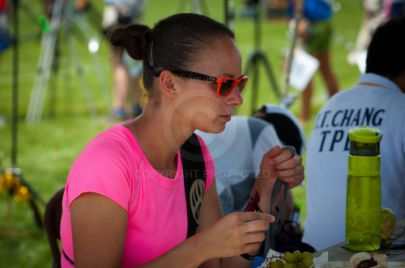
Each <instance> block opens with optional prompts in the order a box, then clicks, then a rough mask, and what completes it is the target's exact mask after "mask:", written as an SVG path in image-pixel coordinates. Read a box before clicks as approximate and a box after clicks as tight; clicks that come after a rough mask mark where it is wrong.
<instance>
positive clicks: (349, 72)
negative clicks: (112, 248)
mask: <svg viewBox="0 0 405 268" xmlns="http://www.w3.org/2000/svg"><path fill="white" fill-rule="evenodd" d="M20 2H21V4H22V7H21V9H20V11H19V17H20V33H21V43H20V58H19V66H20V69H19V90H20V91H19V93H20V94H19V119H20V124H19V128H18V158H17V160H18V162H17V166H18V167H20V168H21V169H22V170H23V173H24V175H25V177H26V180H27V181H28V182H29V183H30V184H31V185H32V186H33V187H34V188H35V190H36V191H37V192H38V193H39V194H40V195H41V197H42V198H43V199H44V200H48V199H49V197H50V196H51V195H52V193H54V192H55V191H56V190H57V189H59V188H60V187H62V186H63V185H64V182H65V180H66V175H67V172H68V170H69V167H70V165H71V164H72V162H73V160H74V158H75V157H76V156H77V155H78V154H79V152H80V151H81V149H82V148H83V147H84V145H85V144H86V143H87V142H88V141H89V140H90V139H91V138H92V137H93V136H95V135H96V134H97V133H98V132H100V131H102V130H104V129H106V128H108V127H109V126H111V125H112V122H111V121H109V120H107V117H108V114H109V108H110V95H111V93H110V88H111V69H110V65H109V53H108V46H107V44H106V42H102V43H101V47H100V50H99V52H98V53H97V54H96V55H94V56H93V55H91V54H90V53H89V52H88V50H87V43H86V42H87V41H88V39H89V38H92V37H97V36H98V37H99V29H96V28H94V27H92V28H91V29H89V30H86V32H85V35H83V36H82V35H81V34H80V33H81V30H80V28H81V29H83V26H85V24H83V22H82V23H81V24H80V21H81V18H80V17H74V18H73V22H74V25H76V24H78V25H79V27H78V28H75V27H73V28H72V32H71V33H70V34H69V33H68V31H67V28H66V27H64V29H65V30H62V31H61V37H60V40H61V41H60V48H61V56H60V68H59V71H58V72H54V73H52V74H51V77H50V80H49V83H48V85H49V86H48V91H47V96H46V98H45V105H44V107H45V109H44V115H43V120H42V121H40V122H38V123H30V124H29V123H25V117H26V113H27V107H28V103H29V100H30V94H31V89H32V86H33V83H34V80H35V78H36V77H37V63H38V57H39V52H40V48H41V45H40V38H39V30H38V23H37V17H38V16H39V15H41V14H42V8H41V6H40V5H39V4H38V3H37V2H40V1H29V0H21V1H20ZM92 2H93V4H94V6H95V8H96V10H98V11H99V12H100V10H101V9H102V1H95V0H93V1H92ZM185 2H188V1H180V0H168V1H161V0H150V1H148V3H147V6H146V11H145V15H144V22H145V23H146V24H148V25H153V23H155V22H156V21H157V20H158V19H159V18H162V17H165V16H167V15H170V14H173V13H176V12H179V11H183V12H188V11H190V10H191V8H190V5H188V6H182V7H180V3H185ZM189 2H191V1H189ZM206 2H207V6H208V11H209V14H208V15H209V16H211V17H213V18H215V19H217V20H219V21H223V17H224V16H223V4H222V1H219V0H209V1H206ZM234 2H235V10H236V13H237V14H238V13H239V11H240V9H241V7H242V5H241V3H242V1H241V0H238V1H234ZM335 3H337V4H339V5H340V7H341V8H340V11H338V12H336V14H335V17H334V26H335V38H334V42H333V45H332V51H333V61H332V62H333V66H334V69H335V70H336V74H337V76H338V78H339V82H340V86H341V88H347V87H349V86H350V85H352V84H354V83H355V81H356V80H357V77H358V75H359V72H358V70H357V68H356V67H353V66H350V65H348V64H347V62H346V56H347V53H348V51H347V48H348V47H349V46H350V42H352V41H353V40H354V39H355V36H356V33H357V29H358V28H359V25H360V21H361V18H362V6H361V1H351V0H340V1H335ZM98 23H99V22H98ZM233 27H234V31H235V33H236V36H237V43H238V45H239V47H240V49H241V51H242V56H243V58H244V59H245V61H246V59H247V58H248V56H249V55H251V53H252V52H253V50H254V47H253V23H252V21H251V20H249V19H241V18H237V19H236V21H235V22H234V24H233ZM262 31H263V36H262V39H263V41H262V49H263V51H264V52H265V53H266V54H267V56H268V58H269V60H270V62H271V64H272V66H273V69H274V73H275V75H276V77H277V80H278V82H279V83H280V84H282V82H283V77H282V75H281V69H282V62H283V56H282V55H283V51H285V49H286V48H288V46H289V45H290V40H289V39H288V38H287V33H286V32H287V22H286V21H285V20H275V19H269V20H266V21H264V22H263V24H262ZM100 38H101V37H100ZM69 44H71V45H72V46H70V45H69ZM71 48H73V49H71ZM72 51H76V53H77V57H76V61H75V60H74V59H75V58H74V57H73V56H72V55H73V54H72V53H70V52H72ZM75 62H76V63H77V66H80V69H78V68H76V65H75ZM12 71H13V68H12V50H11V49H9V50H7V51H6V52H5V53H3V54H0V154H1V155H0V159H1V162H2V165H3V166H4V167H9V166H10V165H11V163H10V162H11V159H10V150H11V125H10V121H11V107H12V106H11V98H12ZM78 72H81V73H82V75H78ZM245 92H246V93H245V95H244V97H245V104H244V105H243V106H242V107H241V108H240V109H239V110H238V113H239V114H245V115H246V114H249V111H250V93H251V92H249V87H248V89H247V90H246V91H245ZM292 92H293V93H294V91H292ZM315 92H316V94H315V96H314V106H313V116H315V114H316V112H317V111H318V110H319V108H320V107H321V106H322V104H323V103H324V102H325V100H326V99H327V96H326V90H325V89H324V86H323V84H322V83H321V81H320V79H319V78H317V79H316V90H315ZM258 94H259V105H261V104H263V103H268V102H275V101H277V100H276V98H275V96H274V93H273V92H272V90H271V89H270V86H269V83H268V81H267V79H264V77H263V75H262V76H261V80H260V86H259V92H258ZM86 96H87V97H86ZM291 109H292V111H293V112H294V113H295V114H296V115H299V102H298V101H296V102H295V103H294V105H293V106H292V107H291ZM89 110H94V111H95V114H93V115H91V113H90V112H89ZM311 126H312V122H310V123H308V124H307V125H306V126H305V131H306V134H307V135H308V134H309V131H310V129H311ZM294 194H295V197H296V199H297V200H298V201H299V202H300V203H301V204H302V205H303V212H302V220H303V219H304V218H305V190H304V188H300V189H297V190H295V191H294ZM40 208H41V211H42V212H43V206H41V207H40ZM50 266H51V255H50V251H49V248H48V244H47V240H46V236H45V233H44V231H43V230H37V229H36V227H35V224H34V221H33V217H32V214H31V211H30V209H29V207H28V205H27V204H26V203H24V202H14V201H13V199H11V198H10V197H9V196H8V195H7V193H5V192H3V193H0V267H6V268H8V267H50Z"/></svg>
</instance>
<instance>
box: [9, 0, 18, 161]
mask: <svg viewBox="0 0 405 268" xmlns="http://www.w3.org/2000/svg"><path fill="white" fill-rule="evenodd" d="M13 5H14V6H13V28H14V48H13V59H12V61H13V62H12V64H13V95H12V120H11V164H12V167H13V168H16V167H17V134H18V46H19V25H18V22H19V21H18V0H13Z"/></svg>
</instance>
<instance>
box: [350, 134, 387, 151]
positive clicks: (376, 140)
mask: <svg viewBox="0 0 405 268" xmlns="http://www.w3.org/2000/svg"><path fill="white" fill-rule="evenodd" d="M381 138H382V136H381V133H380V130H378V129H376V128H369V127H356V128H352V129H350V130H349V140H350V154H351V155H357V156H376V155H379V154H380V141H381Z"/></svg>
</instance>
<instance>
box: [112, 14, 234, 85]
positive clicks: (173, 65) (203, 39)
mask: <svg viewBox="0 0 405 268" xmlns="http://www.w3.org/2000/svg"><path fill="white" fill-rule="evenodd" d="M224 36H225V37H229V38H232V39H234V37H235V36H234V33H233V32H232V31H231V30H230V29H229V28H227V27H226V26H225V25H224V24H222V23H219V22H216V21H214V20H212V19H210V18H208V17H206V16H203V15H198V14H192V13H182V14H176V15H173V16H170V17H167V18H165V19H163V20H161V21H159V22H158V23H157V24H155V26H154V27H153V28H152V29H151V28H149V27H148V26H145V25H141V24H133V25H129V26H127V27H124V28H119V29H117V30H115V31H114V32H113V33H112V36H111V43H112V44H113V45H114V46H121V47H123V48H124V49H125V50H126V51H127V52H128V54H129V55H130V56H131V57H132V58H134V59H135V60H143V82H144V85H145V87H146V89H147V90H151V88H152V86H153V77H154V72H156V71H157V70H159V69H160V70H161V69H169V70H173V69H187V67H189V66H190V65H191V64H193V63H194V61H195V59H196V57H197V56H198V55H199V53H198V52H200V50H201V49H204V48H206V47H208V46H209V44H210V41H212V39H214V38H219V37H224Z"/></svg>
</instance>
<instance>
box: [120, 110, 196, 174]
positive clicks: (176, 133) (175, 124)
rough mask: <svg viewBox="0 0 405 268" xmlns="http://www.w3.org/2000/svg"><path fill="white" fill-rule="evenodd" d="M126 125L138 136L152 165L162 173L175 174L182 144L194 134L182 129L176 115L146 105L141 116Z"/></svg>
mask: <svg viewBox="0 0 405 268" xmlns="http://www.w3.org/2000/svg"><path fill="white" fill-rule="evenodd" d="M126 126H127V127H128V128H129V129H130V130H131V132H132V134H133V135H134V136H135V137H136V139H137V141H138V143H139V145H140V147H141V148H142V151H143V152H144V154H145V155H146V157H147V158H148V160H149V162H150V163H151V165H152V166H153V167H154V168H155V169H156V170H157V171H158V172H160V173H161V174H164V173H166V172H167V171H171V172H169V174H175V172H173V171H175V170H176V167H177V162H176V156H177V152H178V151H179V149H180V147H181V145H182V144H183V143H184V142H185V141H186V139H187V138H188V137H189V136H190V135H191V134H192V130H185V129H182V127H181V126H182V125H181V120H180V119H179V118H176V115H175V114H173V115H172V116H168V115H167V112H164V111H163V109H159V108H156V107H153V109H150V107H148V106H146V107H145V109H144V112H143V114H142V115H141V116H139V117H137V118H135V119H133V120H131V121H129V122H128V123H127V124H126Z"/></svg>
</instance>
